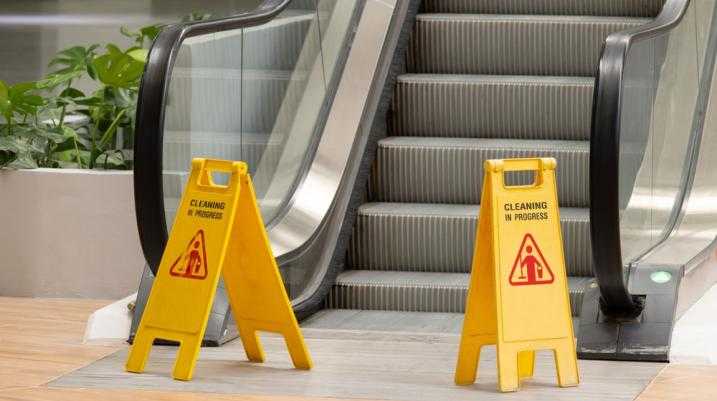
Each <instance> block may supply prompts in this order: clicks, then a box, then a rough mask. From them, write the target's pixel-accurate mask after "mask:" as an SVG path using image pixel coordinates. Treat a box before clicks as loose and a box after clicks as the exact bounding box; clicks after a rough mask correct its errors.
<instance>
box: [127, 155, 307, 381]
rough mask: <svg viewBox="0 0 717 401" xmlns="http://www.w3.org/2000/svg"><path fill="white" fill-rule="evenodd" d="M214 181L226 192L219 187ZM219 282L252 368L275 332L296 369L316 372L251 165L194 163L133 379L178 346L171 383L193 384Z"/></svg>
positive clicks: (132, 356)
mask: <svg viewBox="0 0 717 401" xmlns="http://www.w3.org/2000/svg"><path fill="white" fill-rule="evenodd" d="M214 173H223V174H226V175H228V178H229V181H228V184H227V185H217V184H216V183H214V180H213V174H214ZM220 274H223V275H224V282H225V285H226V290H227V293H228V294H229V302H230V304H231V309H232V312H233V314H234V318H235V320H236V324H237V327H238V329H239V334H240V336H241V341H242V343H243V345H244V349H245V351H246V354H247V357H248V358H249V360H251V361H255V362H263V361H264V352H263V350H262V347H261V344H260V343H259V338H258V336H257V331H269V332H275V333H280V334H282V335H283V336H284V338H285V340H286V345H287V347H288V349H289V354H290V355H291V359H292V361H293V363H294V366H295V367H297V368H299V369H310V368H311V358H310V356H309V353H308V351H307V349H306V345H305V343H304V339H303V336H302V334H301V331H300V330H299V325H298V323H297V321H296V317H295V316H294V311H293V309H292V308H291V304H290V303H289V298H288V296H287V294H286V289H285V288H284V283H283V282H282V280H281V275H280V274H279V269H278V267H277V265H276V261H275V259H274V256H273V255H272V252H271V247H270V244H269V239H268V237H267V235H266V231H265V230H264V223H263V222H262V220H261V215H260V213H259V210H258V208H257V204H256V199H255V194H254V187H253V185H252V182H251V178H250V177H249V175H248V173H247V167H246V164H244V163H242V162H229V161H219V160H206V159H194V160H193V161H192V172H191V175H190V177H189V183H188V185H187V188H186V190H185V192H184V195H183V197H182V201H181V203H180V206H179V210H178V212H177V218H176V221H175V222H174V227H173V228H172V232H171V234H170V237H169V241H168V243H167V247H166V249H165V251H164V255H163V257H162V262H161V263H160V266H159V271H158V272H157V277H156V279H155V282H154V285H153V287H152V291H151V293H150V296H149V299H148V301H147V306H146V308H145V311H144V314H143V316H142V320H141V322H140V324H139V328H138V330H137V334H136V336H135V338H134V344H133V345H132V348H131V349H130V353H129V357H128V359H127V371H129V372H136V373H139V372H142V371H143V370H144V367H145V364H146V362H147V359H148V358H149V352H150V349H151V347H152V344H153V342H154V340H155V339H157V338H160V339H164V340H174V341H178V342H179V343H180V346H179V351H178V353H177V360H176V362H175V365H174V372H173V377H174V378H175V379H178V380H190V379H191V378H192V373H193V371H194V366H195V365H196V361H197V357H198V356H199V349H200V347H201V344H202V339H203V338H204V331H205V330H206V327H207V319H208V318H209V312H210V310H211V306H212V303H213V301H214V295H215V293H216V290H217V285H218V283H219V275H220Z"/></svg>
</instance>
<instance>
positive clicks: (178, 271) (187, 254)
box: [169, 230, 207, 280]
mask: <svg viewBox="0 0 717 401" xmlns="http://www.w3.org/2000/svg"><path fill="white" fill-rule="evenodd" d="M169 274H171V275H172V276H175V277H183V278H192V279H197V280H203V279H204V278H206V277H207V250H206V248H205V247H204V230H199V231H197V233H196V234H194V237H192V240H191V241H189V244H188V245H187V249H186V250H185V251H184V253H182V254H181V255H179V257H178V258H177V260H175V261H174V263H173V264H172V267H171V268H170V269H169Z"/></svg>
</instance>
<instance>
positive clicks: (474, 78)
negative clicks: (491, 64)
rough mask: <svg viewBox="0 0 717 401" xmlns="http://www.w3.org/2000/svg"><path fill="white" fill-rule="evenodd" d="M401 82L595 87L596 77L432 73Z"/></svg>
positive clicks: (402, 77) (401, 78) (401, 77)
mask: <svg viewBox="0 0 717 401" xmlns="http://www.w3.org/2000/svg"><path fill="white" fill-rule="evenodd" d="M401 82H427V83H442V82H445V83H485V84H496V85H522V84H536V83H537V84H543V85H560V86H564V85H580V86H583V85H588V86H593V85H594V83H595V77H591V76H588V77H581V76H552V75H492V74H432V73H406V74H401V75H399V76H398V83H401Z"/></svg>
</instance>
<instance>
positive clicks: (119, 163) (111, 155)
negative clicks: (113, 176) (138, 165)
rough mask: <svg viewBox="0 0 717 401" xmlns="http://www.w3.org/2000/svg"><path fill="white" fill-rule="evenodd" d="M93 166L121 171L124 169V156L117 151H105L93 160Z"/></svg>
mask: <svg viewBox="0 0 717 401" xmlns="http://www.w3.org/2000/svg"><path fill="white" fill-rule="evenodd" d="M95 165H96V166H100V167H103V168H105V169H110V168H111V169H121V168H125V167H126V162H125V160H124V155H123V154H122V152H121V151H119V150H114V151H107V152H104V153H102V154H100V155H99V156H97V159H96V160H95Z"/></svg>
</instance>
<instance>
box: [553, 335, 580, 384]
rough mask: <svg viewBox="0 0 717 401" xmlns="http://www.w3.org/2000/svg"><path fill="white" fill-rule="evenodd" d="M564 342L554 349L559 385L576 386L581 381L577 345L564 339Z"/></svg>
mask: <svg viewBox="0 0 717 401" xmlns="http://www.w3.org/2000/svg"><path fill="white" fill-rule="evenodd" d="M563 343H564V344H561V345H559V346H558V347H556V348H555V350H553V353H554V354H555V369H556V370H557V373H558V386H560V387H574V386H577V385H578V384H579V383H580V377H579V375H578V360H577V355H576V354H575V346H574V344H573V342H572V341H564V342H563Z"/></svg>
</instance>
